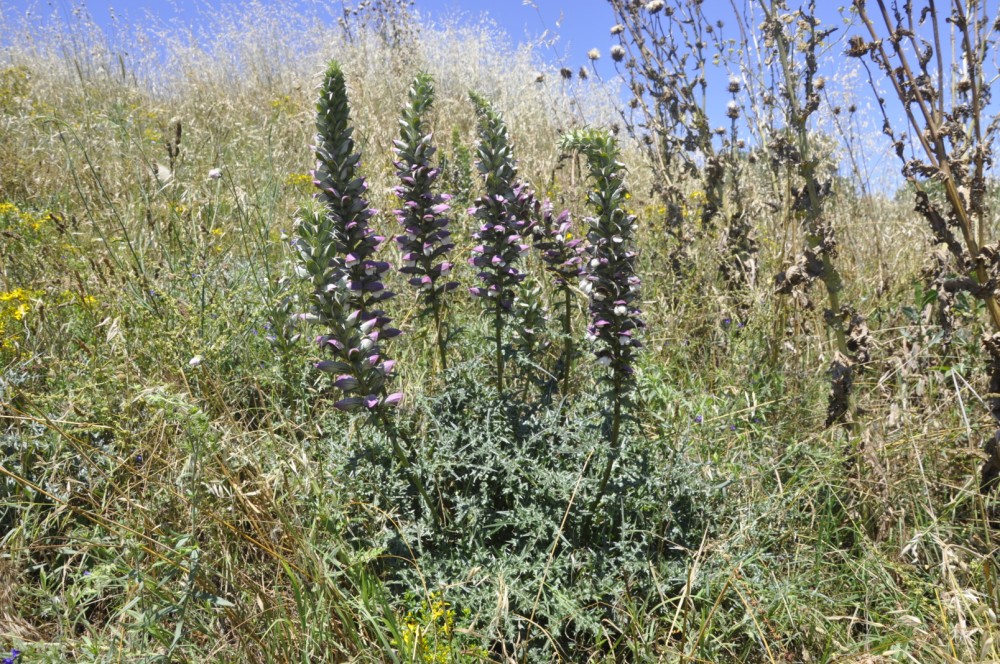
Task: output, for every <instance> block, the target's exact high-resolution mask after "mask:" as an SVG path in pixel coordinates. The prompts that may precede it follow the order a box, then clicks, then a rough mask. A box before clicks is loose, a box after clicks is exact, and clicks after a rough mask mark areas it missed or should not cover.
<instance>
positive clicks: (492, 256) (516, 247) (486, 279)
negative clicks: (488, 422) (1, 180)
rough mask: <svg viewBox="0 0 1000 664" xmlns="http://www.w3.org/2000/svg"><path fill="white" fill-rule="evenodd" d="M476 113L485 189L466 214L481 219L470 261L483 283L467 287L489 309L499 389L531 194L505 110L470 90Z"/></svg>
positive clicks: (528, 226)
mask: <svg viewBox="0 0 1000 664" xmlns="http://www.w3.org/2000/svg"><path fill="white" fill-rule="evenodd" d="M469 96H470V98H471V99H472V103H473V104H474V105H475V107H476V113H477V115H478V116H479V160H478V163H477V166H478V168H479V173H480V174H481V175H482V176H483V180H484V184H485V189H486V191H485V193H484V194H483V195H482V196H480V197H479V198H478V199H476V201H475V204H474V205H473V207H471V208H469V214H471V215H472V216H473V217H475V218H476V219H477V220H478V221H479V223H480V227H479V230H478V231H476V232H475V233H474V234H473V238H474V239H475V241H476V242H477V244H476V246H475V247H474V248H473V249H472V257H471V258H470V259H469V263H470V264H471V265H473V266H474V267H477V268H479V273H478V277H479V279H480V280H481V281H482V283H483V285H482V286H475V287H473V288H470V289H469V292H470V293H471V294H472V295H473V296H475V297H478V298H481V299H482V300H483V302H484V305H485V307H486V310H487V311H488V312H489V313H491V314H492V315H493V342H494V346H495V350H494V356H495V362H496V374H497V391H498V392H501V393H502V392H503V390H504V358H503V328H504V324H505V319H506V317H507V316H508V315H509V314H510V313H511V309H512V307H513V302H514V288H515V287H516V286H517V285H518V284H519V283H521V282H522V281H523V280H524V277H525V275H524V273H523V272H521V271H520V270H519V269H518V267H517V264H518V263H519V261H520V258H521V256H523V255H524V254H525V253H527V251H528V248H529V247H528V245H527V244H525V243H524V239H525V237H526V236H527V234H528V233H529V232H530V231H531V229H532V226H533V221H532V219H531V211H532V208H533V206H534V200H535V199H534V194H533V193H532V192H531V190H530V189H528V187H527V185H526V184H525V183H523V182H520V181H518V179H517V162H516V161H515V160H514V156H513V149H512V146H511V143H510V139H509V137H508V134H507V125H506V123H505V122H504V119H503V116H502V115H501V114H500V113H499V112H498V111H497V110H496V109H495V108H494V107H493V105H492V104H490V103H489V102H488V101H487V100H486V99H484V98H483V97H480V96H479V95H477V94H475V93H470V95H469Z"/></svg>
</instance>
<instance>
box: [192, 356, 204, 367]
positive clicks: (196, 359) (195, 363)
mask: <svg viewBox="0 0 1000 664" xmlns="http://www.w3.org/2000/svg"><path fill="white" fill-rule="evenodd" d="M204 359H205V358H204V357H202V356H201V355H195V356H194V357H192V358H191V359H190V360H188V366H189V367H196V366H198V365H200V364H201V363H202V361H203V360H204Z"/></svg>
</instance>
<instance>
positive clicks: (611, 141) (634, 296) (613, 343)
mask: <svg viewBox="0 0 1000 664" xmlns="http://www.w3.org/2000/svg"><path fill="white" fill-rule="evenodd" d="M561 147H562V149H563V150H566V151H574V152H580V153H582V154H583V155H584V156H585V157H586V159H587V163H588V166H589V169H590V178H591V180H593V182H594V190H593V191H591V192H590V195H589V197H588V199H589V202H590V205H591V207H592V208H593V210H594V216H593V217H590V218H588V220H587V221H588V222H589V225H590V229H589V231H588V233H587V239H588V240H589V246H588V247H587V257H588V260H587V263H586V268H585V270H586V272H585V274H586V276H585V278H584V280H583V282H582V286H583V289H584V290H585V291H586V292H587V293H588V295H589V297H590V302H589V309H590V326H589V327H588V335H587V336H588V338H589V339H590V340H591V341H592V342H594V343H595V345H596V350H595V352H596V355H597V363H598V364H600V365H601V366H602V367H607V369H608V370H609V372H610V376H608V377H606V378H605V380H606V381H607V383H608V384H609V385H610V389H609V396H610V399H611V408H610V410H609V412H608V434H609V438H610V443H611V454H610V455H609V458H608V462H607V465H606V467H605V469H604V474H603V476H602V478H601V482H600V485H599V488H598V492H597V500H596V502H595V505H596V504H597V503H598V502H600V499H601V497H602V496H603V494H604V489H605V487H606V486H607V483H608V480H609V479H610V477H611V469H612V466H613V464H614V462H615V459H616V457H617V455H618V453H619V451H620V447H621V426H622V421H623V416H624V413H623V410H624V408H625V407H626V406H627V405H629V404H630V401H631V393H632V390H633V388H634V384H635V368H634V361H635V353H636V351H637V350H638V349H639V348H641V346H642V344H641V342H640V341H639V339H638V334H639V332H640V331H641V330H642V328H643V327H644V326H645V324H644V323H643V321H642V319H641V318H640V315H641V314H642V312H641V311H640V310H639V308H638V299H639V286H640V280H639V277H638V276H637V275H636V273H635V258H636V254H635V251H634V249H633V245H634V238H633V235H634V233H635V229H636V218H635V216H634V215H631V214H628V212H627V211H626V209H625V202H626V200H627V196H628V190H627V189H626V187H625V166H624V164H622V163H621V162H620V161H619V160H618V156H619V148H618V142H617V141H616V140H615V138H614V137H613V136H612V135H611V134H610V133H608V132H607V131H604V130H600V129H580V130H576V131H573V132H570V133H568V134H566V135H565V136H563V138H562V141H561Z"/></svg>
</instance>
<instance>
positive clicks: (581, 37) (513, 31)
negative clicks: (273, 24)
mask: <svg viewBox="0 0 1000 664" xmlns="http://www.w3.org/2000/svg"><path fill="white" fill-rule="evenodd" d="M258 2H259V3H260V4H263V5H268V4H272V3H274V2H282V3H283V4H286V5H287V4H291V5H293V6H295V5H300V6H303V7H311V8H313V9H315V8H321V13H326V12H332V13H337V12H339V11H340V7H341V3H340V1H339V0H258ZM357 2H358V0H351V1H350V2H348V4H357ZM705 3H706V4H705V8H706V12H705V13H706V15H707V16H709V17H710V18H711V17H713V16H714V15H715V14H718V15H719V17H720V18H722V19H724V20H726V23H727V25H726V26H725V28H724V30H723V32H724V33H729V32H730V31H731V30H732V29H733V25H732V19H731V13H732V6H731V4H730V2H729V0H705ZM248 4H250V3H248V2H240V1H239V0H159V1H153V2H148V1H147V2H142V1H136V0H76V1H74V0H0V12H2V13H3V14H4V15H5V17H6V18H7V19H12V18H13V19H15V22H17V19H18V18H19V17H23V16H24V15H25V13H26V12H28V11H29V10H30V11H31V12H32V14H33V18H35V20H37V19H38V18H39V17H42V16H49V15H51V14H53V13H54V14H56V15H58V16H59V17H60V18H61V19H62V20H63V22H72V20H73V15H74V11H73V10H74V8H76V7H83V8H85V11H86V13H87V14H88V15H89V16H90V17H92V18H93V20H94V21H95V22H96V23H97V24H98V25H100V26H102V27H104V28H109V27H111V26H112V25H113V21H112V19H111V16H112V13H114V14H116V15H117V16H119V17H121V18H122V19H123V21H122V24H123V25H124V26H130V25H134V24H136V23H138V22H142V21H143V19H145V18H147V17H149V16H150V15H152V16H153V17H155V18H156V19H158V20H157V21H156V24H158V25H161V26H167V27H168V29H169V27H170V26H177V27H180V26H190V27H195V26H197V24H198V18H199V15H200V13H202V12H207V13H208V14H217V13H218V10H219V9H220V8H225V9H224V10H225V11H236V10H238V9H237V8H239V7H240V6H241V5H243V6H246V5H248ZM793 4H794V3H793ZM846 4H849V3H848V2H847V1H846V0H842V1H838V2H836V3H835V2H830V1H828V0H821V2H818V3H817V5H818V7H817V11H818V14H819V15H820V18H821V19H822V20H823V22H824V23H825V24H827V25H834V26H836V27H838V28H840V29H839V30H838V31H837V33H836V35H835V37H834V40H835V41H840V40H843V39H845V38H846V37H847V36H848V35H851V34H857V33H858V32H859V29H858V28H846V29H845V26H844V25H843V24H842V22H841V17H840V16H839V15H838V8H839V7H841V6H843V5H846ZM414 8H415V9H416V10H417V11H418V12H420V13H421V14H422V15H424V16H426V17H428V18H430V19H431V20H432V21H436V20H440V19H444V18H447V17H451V16H454V15H456V14H458V15H460V17H464V18H465V19H467V20H468V21H469V22H476V21H478V19H480V18H482V17H483V16H488V17H489V18H491V19H493V21H495V22H496V23H497V24H498V25H499V26H500V27H501V28H502V29H503V30H504V31H505V32H506V33H507V34H508V35H509V37H510V39H511V41H512V42H514V43H515V44H518V43H524V42H537V41H538V40H539V39H540V38H541V37H542V36H543V35H547V37H548V38H549V39H550V40H552V39H553V38H554V41H553V43H552V45H551V46H550V47H542V48H540V49H536V53H537V54H538V56H539V57H541V58H543V59H545V60H547V61H548V62H549V63H551V64H553V65H556V66H567V67H570V68H571V69H572V70H573V71H574V72H575V71H576V70H577V69H579V67H580V66H581V65H588V66H589V61H588V59H587V51H588V50H590V49H591V48H595V47H596V48H598V49H599V50H600V52H601V54H602V57H601V59H600V60H599V61H598V62H597V69H598V73H599V74H600V76H601V77H602V78H604V79H606V80H610V79H613V78H614V77H615V76H616V73H615V71H614V66H613V63H612V61H611V58H610V57H609V49H610V47H611V45H612V44H613V43H614V39H615V38H614V37H612V36H611V34H610V28H611V26H612V25H613V24H614V23H615V19H614V13H613V12H612V10H611V7H610V4H609V3H608V2H607V0H416V2H415V6H414ZM116 36H117V37H118V38H121V37H122V36H123V35H121V34H118V35H116ZM2 42H3V35H0V43H2ZM842 51H843V46H842V45H841V44H837V43H834V44H833V45H832V46H831V52H830V59H829V60H828V61H827V62H828V64H826V65H821V66H822V67H823V69H824V71H823V73H824V74H827V75H828V76H830V78H831V80H832V79H833V78H834V75H836V74H837V71H836V70H837V69H839V68H841V67H843V66H844V65H845V62H844V59H843V58H842V56H840V53H841V52H842ZM829 63H833V64H829ZM725 80H726V74H725V72H723V71H715V72H712V71H710V72H709V99H708V102H709V108H710V109H718V113H715V114H712V113H711V110H710V114H711V115H712V119H711V120H712V121H713V122H715V123H716V124H723V123H726V122H727V121H726V120H725V118H724V115H723V113H724V110H725V106H726V103H727V102H728V101H729V95H728V94H727V93H726V92H725ZM853 86H856V87H857V88H858V89H857V92H858V93H859V96H860V97H863V98H864V97H870V96H871V93H870V91H869V90H868V86H867V82H866V81H864V80H855V81H854V83H853ZM890 97H891V95H890ZM866 115H867V116H868V119H869V121H870V122H871V121H873V120H871V118H874V113H872V112H869V113H867V114H866ZM876 119H877V118H876ZM879 122H880V121H879ZM876 129H877V128H876ZM867 130H868V131H872V128H871V126H869V127H868V129H867ZM878 152H880V151H877V152H876V154H874V155H871V154H866V155H865V157H866V159H865V161H866V162H874V164H879V163H881V164H882V166H885V165H886V164H885V162H882V161H881V160H882V159H884V157H883V156H882V155H881V154H878ZM889 163H892V162H889ZM882 166H879V168H881V167H882ZM894 166H895V165H894V164H893V168H892V170H893V171H896V170H897V169H896V168H895V167H894Z"/></svg>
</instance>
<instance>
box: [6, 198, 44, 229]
mask: <svg viewBox="0 0 1000 664" xmlns="http://www.w3.org/2000/svg"><path fill="white" fill-rule="evenodd" d="M48 216H49V213H48V212H40V213H38V214H33V213H31V212H28V211H27V210H21V209H20V208H18V207H17V205H15V204H14V203H12V202H10V201H0V218H6V220H8V221H15V220H16V221H17V222H20V223H21V224H23V225H25V226H30V227H31V229H32V230H35V231H37V230H38V229H40V228H41V227H42V224H44V223H45V220H46V219H47V218H48Z"/></svg>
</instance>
